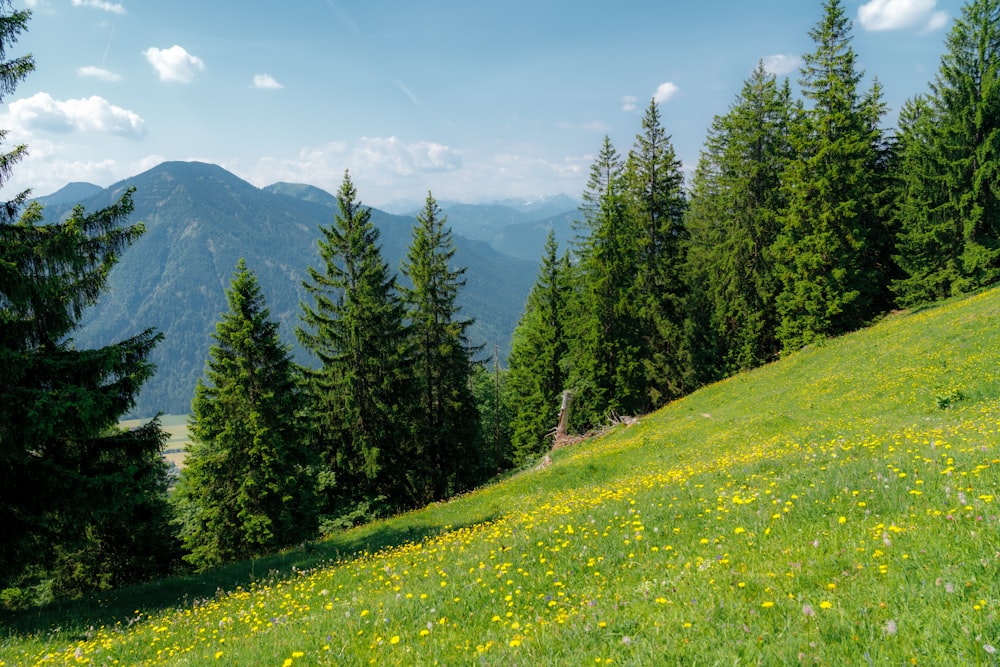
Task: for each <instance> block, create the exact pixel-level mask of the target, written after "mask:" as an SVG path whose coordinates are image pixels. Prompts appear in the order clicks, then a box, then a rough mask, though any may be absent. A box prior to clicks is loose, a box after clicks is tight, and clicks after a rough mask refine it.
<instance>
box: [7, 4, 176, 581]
mask: <svg viewBox="0 0 1000 667" xmlns="http://www.w3.org/2000/svg"><path fill="white" fill-rule="evenodd" d="M9 8H10V3H9V2H7V1H6V0H0V97H2V95H5V94H9V93H11V92H13V90H14V89H15V88H16V86H17V84H18V83H19V82H20V81H22V80H23V79H24V77H25V76H27V74H28V73H30V72H31V71H32V70H33V69H34V61H33V59H32V57H31V56H24V57H20V58H15V59H12V60H6V57H7V49H8V48H9V47H10V46H12V45H13V44H14V43H15V42H16V41H17V38H18V36H19V35H20V34H21V33H22V32H23V31H24V30H25V29H26V27H27V22H28V19H29V17H30V12H27V11H8V10H9ZM5 136H6V132H5V131H0V140H2V139H3V138H4V137H5ZM25 152H26V149H25V147H24V146H18V147H16V148H15V149H14V150H12V151H9V152H7V153H4V154H2V155H0V187H2V186H3V185H4V184H5V183H6V182H7V181H8V180H9V178H10V174H11V170H12V169H13V167H14V166H15V165H16V164H17V162H18V161H19V160H20V159H21V158H22V157H23V156H24V154H25ZM131 195H132V191H131V190H126V191H125V192H124V193H123V194H122V196H121V198H120V199H119V200H118V201H117V202H116V203H114V204H112V205H111V206H109V207H108V208H106V209H103V210H100V211H96V212H93V213H87V212H85V211H84V209H83V208H82V207H80V206H77V207H76V208H75V209H74V210H73V212H72V213H71V214H70V216H69V217H68V218H67V219H65V220H63V221H61V222H58V223H45V221H44V219H43V214H42V208H41V206H40V205H39V204H37V203H34V204H31V205H30V206H29V207H28V208H27V209H26V210H24V211H23V213H21V214H20V216H19V213H20V212H21V209H22V207H23V203H24V202H25V200H26V199H27V197H28V192H27V191H25V192H21V193H19V194H17V195H16V196H15V197H14V198H13V199H11V200H10V201H8V202H6V204H4V205H3V206H2V207H0V508H2V510H0V534H2V535H3V539H2V540H0V572H2V574H0V587H4V586H7V585H15V584H16V585H30V584H32V583H36V582H38V580H39V579H40V578H42V579H44V578H48V579H49V581H50V583H51V584H52V588H54V589H55V590H57V591H61V592H70V593H74V592H79V591H80V590H82V589H87V588H105V587H108V586H116V585H121V584H124V583H130V582H133V581H136V580H137V579H140V578H144V577H146V576H152V575H154V574H157V573H159V572H162V571H163V569H164V568H165V567H166V566H167V565H168V564H169V563H167V562H166V561H167V560H168V559H169V558H170V556H171V555H172V554H173V549H172V548H171V547H170V542H169V535H168V532H167V531H166V530H165V529H166V528H167V526H166V520H167V506H166V496H165V493H164V492H165V480H166V468H165V466H164V464H163V462H162V460H161V457H160V447H161V444H162V442H163V439H164V435H163V431H162V430H161V429H160V427H159V422H158V421H157V420H155V419H154V420H152V421H151V422H149V423H148V424H146V425H145V426H144V427H142V428H139V429H136V430H134V431H124V430H122V429H120V428H118V427H117V422H118V420H119V419H120V418H121V417H122V415H124V414H125V413H126V412H128V410H129V409H131V408H132V406H133V405H134V403H135V396H136V394H137V393H138V392H139V389H140V388H141V387H142V384H143V383H144V382H145V381H146V380H147V379H148V378H149V377H150V376H151V375H152V373H153V370H154V368H153V365H152V364H150V363H149V362H148V355H149V353H150V351H151V350H152V348H153V346H155V345H156V343H157V342H158V341H159V340H160V335H158V334H157V333H155V332H154V331H153V330H152V329H147V330H146V331H143V332H142V333H140V334H137V335H135V336H133V337H132V338H129V339H127V340H124V341H121V342H119V343H114V344H111V345H108V346H105V347H103V348H100V349H94V350H80V349H77V348H76V347H75V346H74V345H73V341H72V339H71V338H70V335H71V334H72V332H73V330H74V329H76V327H77V326H78V322H79V319H80V316H81V315H82V313H83V310H84V309H85V308H87V307H88V306H91V305H93V304H94V303H95V302H96V301H97V299H98V297H99V296H100V294H101V293H102V291H103V290H104V287H105V285H106V281H107V276H108V272H109V271H110V270H111V268H112V267H113V266H114V265H115V263H116V262H117V260H118V256H119V255H120V253H121V252H122V251H124V250H125V249H126V248H127V247H128V246H129V245H131V243H132V242H133V241H134V240H135V239H136V238H138V237H139V235H141V234H142V232H143V227H142V224H141V223H136V224H130V225H126V224H125V221H126V219H127V218H128V216H129V214H130V213H131V212H132V198H131ZM135 538H138V540H136V539H135ZM146 538H148V539H146ZM130 567H134V568H135V569H134V570H132V571H130V570H129V568H130Z"/></svg>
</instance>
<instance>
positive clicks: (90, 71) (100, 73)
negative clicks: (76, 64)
mask: <svg viewBox="0 0 1000 667" xmlns="http://www.w3.org/2000/svg"><path fill="white" fill-rule="evenodd" d="M76 73H77V74H79V75H80V76H82V77H87V78H90V79H100V80H101V81H108V82H111V83H115V82H118V81H121V80H122V77H121V75H120V74H115V73H114V72H110V71H108V70H106V69H104V68H103V67H94V66H93V65H87V66H86V67H81V68H80V69H78V70H77V71H76Z"/></svg>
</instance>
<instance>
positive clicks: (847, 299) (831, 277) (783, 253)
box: [775, 0, 887, 350]
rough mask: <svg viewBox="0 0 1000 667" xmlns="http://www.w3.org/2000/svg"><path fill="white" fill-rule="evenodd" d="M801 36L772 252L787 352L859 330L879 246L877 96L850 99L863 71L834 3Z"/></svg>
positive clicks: (873, 302) (880, 279)
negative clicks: (798, 92) (798, 109)
mask: <svg viewBox="0 0 1000 667" xmlns="http://www.w3.org/2000/svg"><path fill="white" fill-rule="evenodd" d="M823 9H824V15H823V18H822V19H821V20H820V21H819V23H818V24H817V25H816V26H815V27H814V28H813V29H812V30H811V31H810V33H809V35H810V37H812V39H813V41H814V42H815V44H816V50H815V51H814V52H813V53H810V54H807V55H805V56H804V58H803V60H804V65H803V67H802V78H801V80H800V84H801V86H802V91H803V95H804V96H805V97H806V99H807V100H808V101H809V102H810V103H811V106H810V107H808V108H807V109H806V110H805V112H804V114H803V115H802V116H801V117H800V118H799V120H798V121H797V122H796V123H794V125H793V128H792V132H791V138H792V147H793V149H794V151H795V156H796V157H795V159H794V160H792V162H791V163H790V165H789V168H788V169H787V170H786V172H785V176H784V178H783V185H784V187H785V189H786V197H787V199H788V208H787V212H786V214H785V216H784V219H783V225H782V231H781V233H780V234H779V236H778V239H777V242H776V244H775V249H776V257H777V260H778V266H779V275H780V278H781V282H782V289H781V292H780V293H779V295H778V299H777V306H778V312H779V315H780V318H781V320H780V323H779V326H778V337H779V339H780V340H781V343H782V346H783V348H784V349H786V350H794V349H797V348H799V347H801V346H803V345H806V344H808V343H810V342H812V341H814V340H816V339H818V338H821V337H823V336H826V335H833V334H838V333H843V332H845V331H849V330H851V329H854V328H856V327H858V326H860V325H861V324H862V323H864V322H865V321H866V320H867V319H869V318H870V317H871V316H872V315H873V314H874V311H875V309H876V308H877V304H879V303H882V302H884V298H883V295H884V293H885V289H886V285H887V277H886V276H884V275H880V273H879V262H878V257H879V254H880V253H879V251H878V250H877V249H876V248H875V247H873V244H875V245H877V244H879V243H880V242H881V239H882V238H884V233H883V231H882V230H881V229H879V227H880V226H883V225H884V224H885V222H884V220H882V219H881V218H880V213H881V210H880V201H881V198H882V197H883V196H884V193H882V192H881V191H880V188H881V187H883V185H884V183H885V178H884V175H882V174H879V173H878V172H877V171H876V168H877V166H878V165H880V164H882V163H883V162H884V161H883V160H882V156H880V154H879V151H880V150H881V149H882V147H883V144H884V140H883V137H882V136H881V132H880V130H879V129H878V122H879V119H880V118H881V116H882V114H883V113H884V105H883V104H882V102H881V100H880V99H879V95H878V88H877V87H876V88H874V89H873V91H872V92H871V93H869V94H868V95H862V94H860V93H859V91H858V85H859V83H860V81H861V78H862V73H861V72H860V71H859V70H858V69H857V66H856V60H857V57H856V55H855V52H854V49H853V47H852V46H851V34H850V33H851V22H850V20H849V19H848V18H847V17H846V15H845V13H844V8H843V6H842V3H841V1H840V0H827V1H826V2H825V3H824V7H823Z"/></svg>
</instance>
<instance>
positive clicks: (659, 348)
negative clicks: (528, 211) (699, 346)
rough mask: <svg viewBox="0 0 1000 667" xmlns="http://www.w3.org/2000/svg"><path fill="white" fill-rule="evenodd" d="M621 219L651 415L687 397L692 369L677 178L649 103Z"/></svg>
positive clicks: (628, 169) (677, 167)
mask: <svg viewBox="0 0 1000 667" xmlns="http://www.w3.org/2000/svg"><path fill="white" fill-rule="evenodd" d="M624 178H625V187H626V196H627V198H628V205H629V210H628V215H629V217H630V220H631V223H632V225H633V227H634V229H635V233H636V234H635V236H634V237H633V240H634V243H635V245H636V261H637V265H636V270H635V278H634V292H633V299H634V300H635V303H634V304H633V308H634V309H635V310H636V311H637V314H638V317H639V319H640V321H641V326H642V329H643V331H642V337H643V340H642V350H641V352H640V356H641V357H642V361H643V365H644V368H645V385H646V386H645V393H646V395H647V396H646V405H645V406H641V407H642V409H643V410H645V409H648V408H655V407H659V406H660V405H662V404H663V403H664V402H665V401H667V400H669V399H671V398H676V397H677V396H680V395H682V394H684V393H685V392H686V391H688V390H689V387H690V382H691V364H690V359H689V353H688V350H687V349H686V345H685V335H684V332H685V308H684V302H685V284H684V281H683V279H682V274H683V262H684V249H685V248H686V245H685V243H684V242H685V240H686V238H687V231H686V229H685V226H684V210H685V208H686V207H687V197H686V195H685V193H684V172H683V171H682V169H681V161H680V160H679V159H678V158H677V154H676V153H675V152H674V147H673V144H672V143H671V139H670V135H668V134H667V133H666V130H665V129H664V127H663V124H662V122H661V120H660V110H659V107H658V106H657V104H656V101H655V100H650V101H649V106H648V107H647V108H646V113H645V114H644V115H643V118H642V132H641V133H640V134H638V135H637V136H636V138H635V144H634V146H633V147H632V150H631V151H629V154H628V158H627V159H626V162H625V174H624Z"/></svg>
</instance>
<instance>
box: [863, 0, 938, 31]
mask: <svg viewBox="0 0 1000 667" xmlns="http://www.w3.org/2000/svg"><path fill="white" fill-rule="evenodd" d="M936 4H937V0H870V2H866V3H865V4H863V5H861V6H860V7H859V8H858V20H859V21H860V22H861V26H862V27H863V28H864V29H865V30H873V31H878V30H908V29H913V28H920V29H922V30H925V31H931V30H937V29H939V28H942V27H944V25H945V24H946V23H947V22H948V14H947V12H943V11H934V8H935V5H936Z"/></svg>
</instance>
